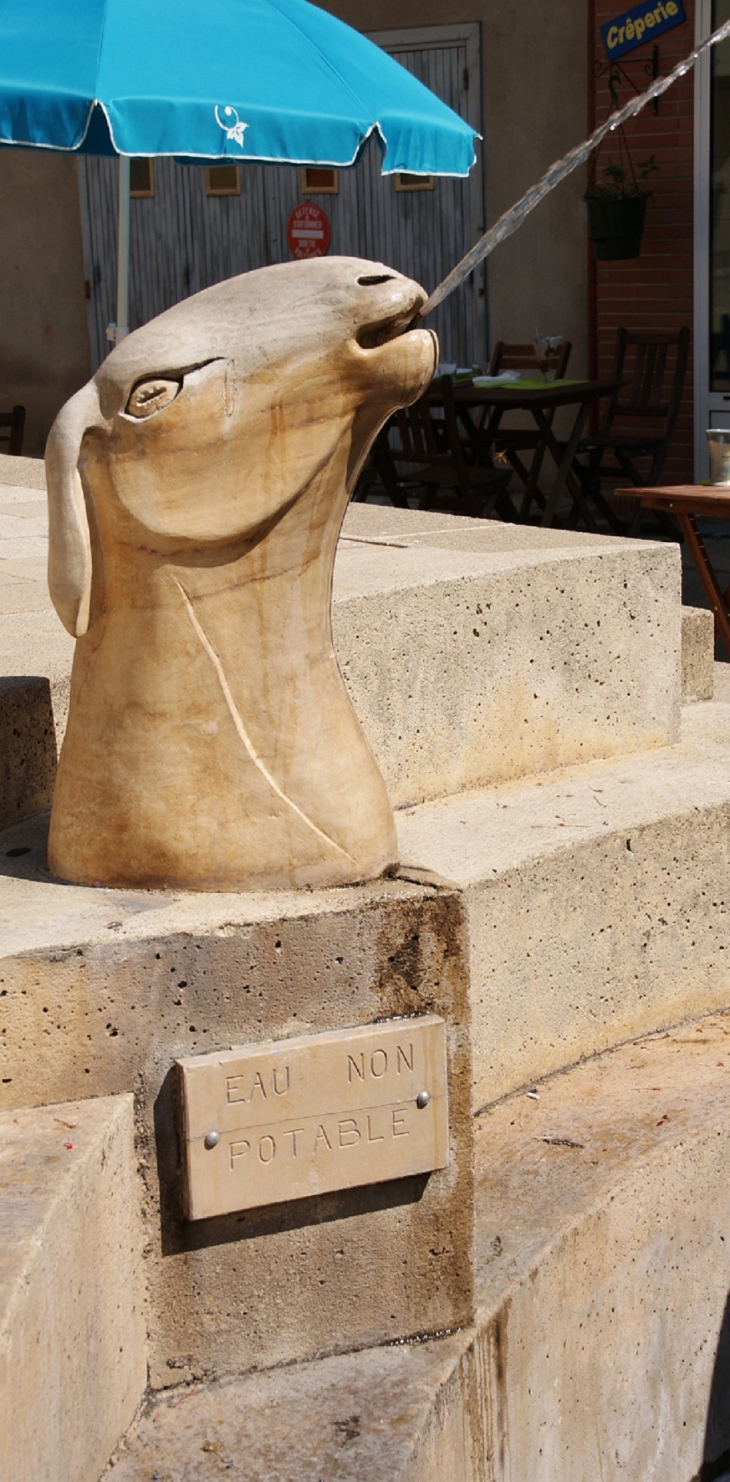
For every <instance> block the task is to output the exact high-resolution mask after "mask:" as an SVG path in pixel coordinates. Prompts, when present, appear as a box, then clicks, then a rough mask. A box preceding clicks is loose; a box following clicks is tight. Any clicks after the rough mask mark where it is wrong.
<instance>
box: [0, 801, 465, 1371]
mask: <svg viewBox="0 0 730 1482" xmlns="http://www.w3.org/2000/svg"><path fill="white" fill-rule="evenodd" d="M44 822H45V820H41V819H35V820H32V821H30V822H29V823H27V824H23V825H18V826H16V827H15V828H14V829H11V830H8V831H7V832H6V833H5V835H4V836H3V837H2V840H1V841H0V866H2V868H3V869H4V870H5V871H9V870H12V871H13V872H14V876H13V877H9V876H8V875H7V874H6V875H5V877H4V878H3V876H2V875H0V897H4V906H2V905H0V932H1V933H2V940H3V943H4V948H5V950H4V952H3V953H2V955H0V1022H1V1023H2V1026H3V1029H4V1032H3V1033H2V1036H1V1037H0V1063H1V1066H2V1071H1V1074H2V1084H1V1085H0V1105H3V1104H4V1105H6V1106H18V1105H27V1104H38V1103H43V1102H46V1101H49V1100H53V1101H56V1100H62V1099H64V1100H65V1099H69V1098H71V1097H72V1096H79V1095H81V1096H83V1095H89V1094H93V1095H109V1094H115V1093H118V1092H128V1091H132V1090H134V1091H135V1095H136V1101H137V1115H138V1126H137V1132H138V1138H139V1147H140V1167H141V1170H142V1177H143V1184H144V1190H143V1197H144V1208H145V1217H146V1220H147V1222H148V1225H149V1228H150V1229H151V1230H152V1231H153V1232H154V1238H153V1240H152V1242H151V1248H150V1251H149V1258H148V1261H147V1266H146V1271H147V1279H148V1283H149V1293H150V1299H149V1308H148V1319H149V1327H150V1371H151V1375H152V1382H153V1384H154V1385H155V1386H159V1387H164V1386H166V1385H169V1384H170V1383H176V1382H179V1381H180V1380H182V1379H184V1378H187V1377H192V1376H196V1375H201V1374H206V1375H211V1374H225V1373H230V1372H241V1371H243V1370H245V1369H247V1368H252V1367H265V1366H268V1365H273V1364H277V1363H286V1362H291V1361H293V1360H295V1359H301V1358H305V1357H310V1356H312V1355H315V1354H316V1355H320V1354H323V1353H326V1352H331V1351H337V1350H339V1351H342V1350H345V1349H349V1348H355V1347H362V1346H364V1345H366V1344H373V1345H374V1344H378V1343H382V1342H384V1341H387V1340H388V1339H396V1338H401V1337H406V1336H411V1335H412V1334H414V1333H417V1332H424V1331H427V1332H438V1331H441V1330H442V1329H444V1328H451V1327H455V1326H459V1325H460V1324H462V1323H464V1322H466V1321H469V1320H470V1317H471V1315H472V1312H473V1280H474V1277H473V1257H474V1249H473V1230H474V1224H473V1174H472V1135H473V1127H472V1119H471V1115H470V1110H471V1108H470V1096H469V1086H470V1080H471V1058H470V1039H469V996H468V977H467V968H466V959H467V947H466V936H465V927H464V919H463V909H462V904H461V900H460V898H459V896H458V894H456V893H455V892H453V891H450V890H448V889H439V888H435V887H433V886H428V885H415V884H409V883H406V882H404V881H397V880H391V881H388V880H384V881H380V882H378V883H377V884H374V885H372V886H362V887H357V888H352V889H342V890H333V891H300V892H271V893H269V894H268V895H260V896H259V895H255V894H250V893H244V894H241V895H218V894H215V893H212V894H204V895H194V894H189V895H181V896H179V897H174V896H173V897H172V898H171V897H170V896H168V895H165V894H162V893H161V894H154V893H152V892H150V893H145V892H129V891H116V890H94V889H83V888H78V887H74V886H65V885H61V884H58V883H56V882H52V881H51V880H50V877H49V876H48V873H47V871H45V870H44V848H45V845H44V835H43V823H44ZM23 848H28V849H29V852H28V854H21V855H14V854H11V855H10V857H8V850H9V849H10V850H13V849H23ZM34 940H35V946H34V945H33V943H34ZM11 944H12V946H11ZM414 1013H419V1014H420V1013H435V1014H438V1015H440V1016H441V1017H442V1018H443V1019H444V1020H445V1021H446V1026H447V1028H446V1041H447V1064H448V1081H449V1112H450V1115H449V1126H450V1158H449V1164H448V1167H446V1168H443V1169H440V1170H438V1171H436V1172H434V1173H431V1174H430V1175H428V1176H426V1175H413V1176H411V1177H405V1178H400V1179H395V1180H392V1181H389V1182H383V1183H376V1184H371V1185H366V1186H364V1187H360V1188H352V1189H343V1190H340V1191H338V1192H336V1193H328V1194H322V1195H318V1196H310V1197H308V1198H305V1199H299V1200H293V1201H291V1202H289V1203H286V1204H277V1205H274V1206H272V1207H270V1208H261V1209H254V1210H248V1211H245V1212H243V1213H233V1214H229V1215H222V1216H219V1217H215V1218H211V1219H206V1220H201V1221H200V1222H199V1223H197V1224H195V1225H191V1224H189V1223H188V1222H187V1221H186V1220H185V1219H184V1217H183V1212H182V1208H181V1170H180V1161H179V1159H180V1152H179V1141H178V1135H177V1126H176V1115H175V1113H176V1104H175V1092H176V1082H175V1077H174V1074H173V1063H174V1061H175V1060H176V1059H178V1058H179V1057H181V1056H187V1055H193V1054H200V1053H202V1052H204V1051H207V1050H215V1049H221V1048H229V1047H232V1046H237V1045H245V1044H250V1043H253V1042H256V1041H259V1042H260V1041H262V1040H269V1039H286V1038H290V1037H292V1036H296V1035H299V1034H302V1033H305V1032H316V1031H317V1030H331V1029H341V1028H343V1029H344V1028H350V1027H353V1026H356V1025H362V1024H373V1023H377V1021H379V1020H381V1019H391V1018H406V1019H407V1018H408V1017H409V1016H410V1015H412V1014H414ZM335 1109H336V1108H333V1110H335ZM272 1263H273V1267H272ZM274 1268H275V1269H276V1270H277V1271H279V1272H285V1273H286V1275H285V1278H283V1284H280V1283H279V1282H277V1281H275V1280H272V1269H274Z"/></svg>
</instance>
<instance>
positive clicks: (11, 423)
mask: <svg viewBox="0 0 730 1482" xmlns="http://www.w3.org/2000/svg"><path fill="white" fill-rule="evenodd" d="M24 431H25V407H23V406H20V405H18V406H14V407H13V410H12V412H0V452H2V453H12V454H14V455H16V456H17V457H19V456H20V454H21V453H22V451H23V433H24ZM4 442H7V447H6V448H4V447H3V446H2V444H3V443H4Z"/></svg>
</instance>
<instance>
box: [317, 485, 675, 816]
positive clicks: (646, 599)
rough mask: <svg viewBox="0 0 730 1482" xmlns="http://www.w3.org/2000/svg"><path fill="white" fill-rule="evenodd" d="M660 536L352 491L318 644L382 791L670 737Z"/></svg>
mask: <svg viewBox="0 0 730 1482" xmlns="http://www.w3.org/2000/svg"><path fill="white" fill-rule="evenodd" d="M679 580H680V573H679V552H678V548H677V547H675V546H673V545H668V544H666V545H665V544H660V543H657V542H653V543H649V542H643V541H637V540H619V539H614V538H609V537H605V536H592V535H580V534H574V533H572V532H566V531H553V530H548V531H545V530H533V529H531V528H530V527H525V526H514V525H501V524H498V523H497V522H496V521H493V520H466V519H459V518H455V517H451V519H449V518H448V517H445V516H443V515H429V514H423V513H421V512H416V511H410V510H384V509H379V508H377V507H375V506H366V505H356V506H351V508H350V511H349V512H348V516H347V518H346V521H345V525H344V535H343V538H342V540H341V541H340V548H339V553H338V559H337V564H336V566H335V583H334V607H333V623H334V636H335V648H336V651H337V655H338V659H339V662H340V666H341V668H342V672H343V674H344V677H345V680H346V683H347V686H348V689H349V691H350V695H351V698H352V701H353V704H354V707H355V710H356V712H357V715H358V717H359V719H360V722H361V724H362V726H363V729H364V731H365V733H366V735H367V737H368V740H369V742H370V745H371V746H372V749H373V752H374V754H375V757H376V760H377V762H378V764H379V766H380V769H381V771H382V773H383V776H384V777H385V781H386V786H387V788H388V793H389V796H390V798H391V801H392V802H393V803H394V805H395V806H397V807H403V806H407V805H410V804H412V803H417V802H420V801H422V800H424V799H432V798H438V797H444V796H448V795H449V794H452V793H457V792H461V791H465V790H468V789H470V788H475V787H482V786H485V785H489V784H492V783H496V782H501V781H505V780H507V779H510V778H515V777H520V776H524V775H528V774H531V773H532V774H536V773H539V772H545V771H549V770H551V769H553V768H555V767H561V766H567V765H571V764H573V763H575V762H578V761H588V760H590V759H592V758H594V757H609V756H616V755H624V754H626V753H629V752H634V751H642V750H647V749H649V748H652V747H655V746H662V745H666V744H667V743H668V742H672V741H674V740H676V738H677V736H678V728H679V706H680V613H681V605H680V595H679Z"/></svg>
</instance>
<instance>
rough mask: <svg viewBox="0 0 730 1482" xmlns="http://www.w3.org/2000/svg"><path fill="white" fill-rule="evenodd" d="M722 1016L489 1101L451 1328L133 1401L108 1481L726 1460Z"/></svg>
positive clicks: (368, 1475)
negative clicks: (463, 1321)
mask: <svg viewBox="0 0 730 1482" xmlns="http://www.w3.org/2000/svg"><path fill="white" fill-rule="evenodd" d="M729 1157H730V1015H728V1014H718V1015H713V1016H711V1017H709V1018H705V1019H701V1020H697V1021H692V1022H688V1023H686V1024H684V1025H682V1026H681V1027H680V1028H678V1029H676V1030H674V1031H671V1032H670V1033H666V1034H663V1035H660V1036H654V1037H650V1038H646V1039H643V1040H638V1041H635V1042H633V1043H631V1044H628V1045H625V1046H623V1047H621V1048H619V1049H616V1050H613V1051H610V1052H608V1053H606V1054H604V1055H602V1056H599V1057H596V1058H594V1059H591V1060H589V1061H586V1062H585V1063H584V1064H582V1065H580V1066H577V1067H575V1068H574V1069H573V1070H571V1071H569V1072H567V1073H563V1074H561V1075H558V1076H554V1077H552V1078H549V1079H546V1080H545V1081H542V1082H540V1083H539V1084H538V1085H537V1086H536V1087H535V1088H532V1089H531V1091H530V1094H519V1095H515V1096H512V1097H508V1098H507V1099H505V1100H504V1101H503V1102H502V1103H501V1104H499V1105H497V1106H495V1107H493V1108H492V1109H491V1110H490V1111H488V1112H486V1113H484V1114H483V1115H482V1116H480V1117H479V1119H478V1122H477V1138H476V1171H477V1246H478V1256H479V1267H478V1272H479V1274H478V1311H477V1321H476V1323H475V1324H474V1326H473V1327H472V1328H471V1329H468V1330H465V1331H462V1332H460V1333H457V1334H453V1335H451V1336H445V1337H442V1338H440V1339H437V1340H433V1339H432V1340H430V1341H427V1342H423V1343H410V1344H404V1345H396V1346H390V1347H386V1348H379V1349H370V1350H367V1351H364V1352H361V1353H353V1354H348V1355H343V1356H339V1357H332V1358H328V1359H325V1360H322V1361H320V1362H315V1363H311V1364H303V1365H294V1366H292V1367H290V1368H286V1369H278V1370H275V1371H272V1372H269V1373H266V1374H253V1375H251V1376H249V1377H247V1378H243V1379H234V1380H231V1381H229V1382H227V1383H225V1384H216V1385H208V1384H206V1383H205V1382H204V1381H203V1382H202V1383H200V1384H198V1385H196V1386H192V1387H183V1388H180V1389H177V1390H175V1391H173V1392H171V1393H170V1394H169V1395H166V1396H164V1397H160V1396H157V1397H156V1398H155V1399H153V1400H151V1402H150V1404H149V1407H148V1410H147V1413H146V1414H145V1415H144V1417H143V1418H142V1420H141V1421H140V1422H139V1423H138V1424H137V1425H135V1426H134V1427H133V1428H132V1430H131V1431H130V1433H129V1434H128V1436H127V1438H126V1441H125V1443H124V1446H123V1447H122V1448H121V1449H120V1451H119V1453H118V1455H117V1456H116V1458H115V1459H114V1461H113V1464H112V1466H111V1469H110V1472H109V1473H108V1477H109V1482H148V1479H149V1478H156V1479H159V1482H168V1479H170V1482H172V1479H174V1482H208V1479H209V1478H210V1477H211V1476H214V1475H218V1474H219V1473H220V1475H231V1476H233V1477H237V1476H241V1477H245V1478H246V1479H247V1482H295V1479H296V1482H300V1479H305V1478H306V1479H310V1478H311V1479H315V1482H316V1479H317V1478H319V1479H321V1482H373V1479H375V1478H377V1479H380V1478H383V1479H385V1478H387V1479H388V1482H452V1479H454V1482H455V1479H458V1482H525V1479H527V1478H529V1479H530V1482H556V1479H558V1478H559V1479H560V1482H586V1478H588V1477H591V1478H592V1477H596V1478H601V1479H602V1482H624V1479H626V1478H631V1479H637V1482H638V1479H641V1482H690V1478H693V1477H696V1476H697V1474H698V1473H699V1472H700V1468H701V1467H702V1466H703V1465H705V1464H706V1470H705V1476H717V1475H718V1470H716V1469H715V1467H714V1466H712V1465H711V1464H712V1463H714V1462H716V1461H717V1460H718V1459H719V1458H721V1457H723V1456H727V1457H728V1458H729V1459H730V1400H729V1399H728V1387H727V1366H728V1357H729V1356H730V1322H729V1321H728V1317H727V1314H726V1310H725V1304H726V1299H727V1291H728V1285H729V1284H730V1240H729V1239H728V1237H727V1233H726V1232H727V1227H728V1221H729V1219H730V1185H729V1184H728V1179H727V1165H728V1158H729Z"/></svg>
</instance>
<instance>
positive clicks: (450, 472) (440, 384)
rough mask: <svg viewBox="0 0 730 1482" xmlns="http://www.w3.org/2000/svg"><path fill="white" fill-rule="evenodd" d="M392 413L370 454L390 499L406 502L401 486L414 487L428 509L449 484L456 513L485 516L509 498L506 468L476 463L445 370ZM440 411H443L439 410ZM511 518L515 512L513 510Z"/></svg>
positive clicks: (422, 503) (422, 506) (420, 506)
mask: <svg viewBox="0 0 730 1482" xmlns="http://www.w3.org/2000/svg"><path fill="white" fill-rule="evenodd" d="M434 389H435V390H437V391H438V393H439V396H438V400H437V401H436V400H435V399H434V398H433V396H432V395H431V396H429V394H428V393H426V395H425V396H422V397H421V398H420V399H419V400H418V401H416V402H414V404H413V406H410V407H403V408H402V410H401V411H398V412H396V413H395V415H394V416H393V417H392V418H391V420H390V422H389V423H388V424H387V426H386V427H385V428H384V429H383V431H382V432H381V433H380V436H379V437H378V440H377V444H376V450H375V456H376V461H377V465H378V468H379V471H380V475H381V480H382V482H383V485H384V487H385V489H386V491H387V493H388V494H389V495H390V497H391V499H392V500H393V503H394V504H401V505H405V504H407V499H406V493H405V491H406V486H407V485H410V486H412V487H414V488H415V491H416V494H417V498H418V507H419V509H428V508H429V507H430V506H431V505H432V504H433V501H434V499H435V496H436V494H437V492H438V490H439V488H445V489H451V490H453V492H454V495H455V498H456V511H457V513H458V514H463V515H472V516H479V517H485V516H486V517H489V516H491V515H493V513H494V510H495V508H500V507H501V506H502V505H503V504H504V503H506V504H509V500H508V497H507V494H506V492H505V491H506V487H507V484H508V482H509V479H510V471H509V469H499V468H494V467H492V466H487V467H485V466H480V465H479V464H477V463H476V462H475V461H473V453H472V450H471V449H470V447H469V445H468V444H466V443H465V442H463V441H462V438H461V436H460V433H459V420H458V417H457V412H456V406H455V403H454V388H453V385H452V382H451V378H450V376H441V377H440V378H439V379H438V380H436V381H434V382H433V383H432V387H431V391H432V392H433V390H434ZM439 412H441V413H442V415H440V416H439V415H438V413H439ZM512 518H514V513H512Z"/></svg>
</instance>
